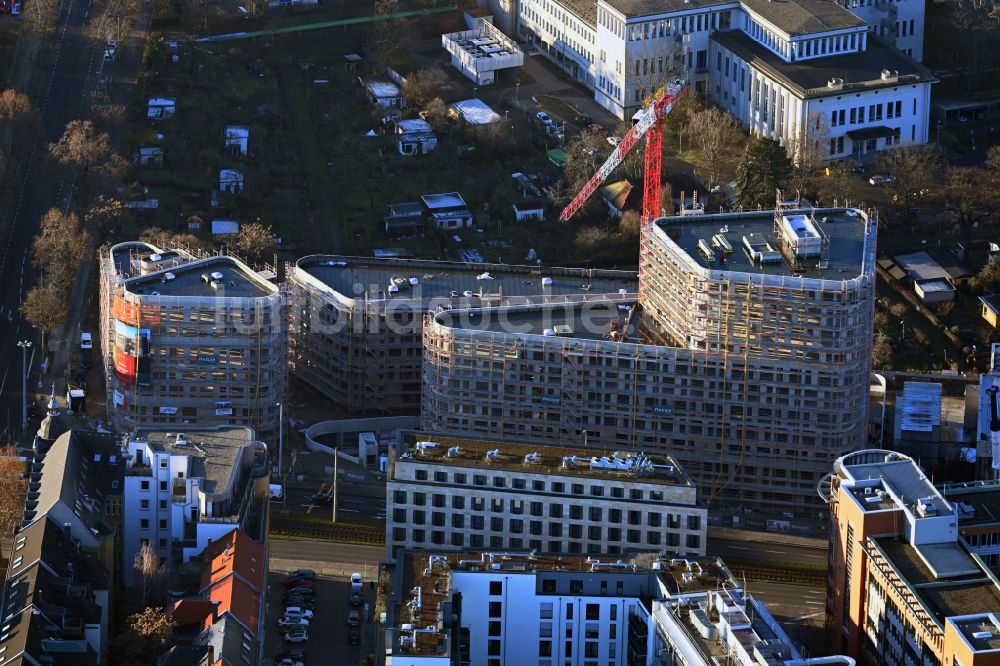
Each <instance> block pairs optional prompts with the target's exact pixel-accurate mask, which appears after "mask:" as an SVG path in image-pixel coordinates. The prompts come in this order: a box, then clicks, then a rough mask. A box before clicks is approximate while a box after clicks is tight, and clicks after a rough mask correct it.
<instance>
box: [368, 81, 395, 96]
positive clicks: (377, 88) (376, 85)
mask: <svg viewBox="0 0 1000 666" xmlns="http://www.w3.org/2000/svg"><path fill="white" fill-rule="evenodd" d="M364 84H365V87H366V88H368V90H370V91H371V93H372V94H373V95H375V97H378V98H381V97H398V96H399V86H397V85H396V84H395V83H393V82H392V81H386V80H384V79H366V80H365V82H364Z"/></svg>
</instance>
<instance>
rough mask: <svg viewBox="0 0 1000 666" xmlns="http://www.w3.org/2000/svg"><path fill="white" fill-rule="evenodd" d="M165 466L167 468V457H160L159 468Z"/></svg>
mask: <svg viewBox="0 0 1000 666" xmlns="http://www.w3.org/2000/svg"><path fill="white" fill-rule="evenodd" d="M166 468H167V459H166V458H160V469H166Z"/></svg>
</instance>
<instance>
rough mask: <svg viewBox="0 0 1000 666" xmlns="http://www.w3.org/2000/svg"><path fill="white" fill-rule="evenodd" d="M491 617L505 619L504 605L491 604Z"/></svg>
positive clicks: (497, 602) (495, 602) (493, 602)
mask: <svg viewBox="0 0 1000 666" xmlns="http://www.w3.org/2000/svg"><path fill="white" fill-rule="evenodd" d="M489 611H490V617H503V604H502V603H500V602H499V601H491V602H490V607H489Z"/></svg>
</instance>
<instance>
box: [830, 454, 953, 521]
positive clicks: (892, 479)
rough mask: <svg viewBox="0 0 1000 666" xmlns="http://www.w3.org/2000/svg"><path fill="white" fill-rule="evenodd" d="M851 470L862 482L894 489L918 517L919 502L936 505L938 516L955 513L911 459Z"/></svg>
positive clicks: (877, 463)
mask: <svg viewBox="0 0 1000 666" xmlns="http://www.w3.org/2000/svg"><path fill="white" fill-rule="evenodd" d="M848 469H849V471H850V472H851V474H852V475H853V476H854V478H855V479H858V480H859V481H863V480H866V479H880V480H881V483H882V485H884V486H886V487H887V489H891V490H892V491H893V492H894V493H895V494H896V496H897V497H901V498H903V501H904V502H905V504H906V507H907V508H908V509H909V510H910V512H911V513H915V506H916V503H917V501H918V500H919V501H923V502H925V503H928V504H930V505H932V506H933V507H934V510H935V512H936V513H935V515H938V516H943V515H946V514H949V513H953V512H954V510H953V509H952V507H951V506H950V505H949V504H948V503H947V502H946V501H945V500H944V498H943V497H941V495H940V493H939V492H938V490H937V488H935V487H934V484H932V483H931V482H930V479H928V478H927V476H926V475H925V474H924V472H923V470H921V469H920V467H919V466H918V465H917V464H916V463H915V462H914V461H913V460H911V459H909V458H905V459H902V460H893V461H891V462H873V463H866V464H861V465H849V466H848Z"/></svg>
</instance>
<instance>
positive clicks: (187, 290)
mask: <svg viewBox="0 0 1000 666" xmlns="http://www.w3.org/2000/svg"><path fill="white" fill-rule="evenodd" d="M125 288H126V290H127V291H129V292H132V293H134V294H141V295H144V296H186V297H192V296H193V297H202V298H204V297H210V298H262V297H264V296H269V295H271V294H274V293H277V291H278V288H277V287H276V286H275V285H274V284H272V283H270V282H268V281H267V280H264V279H263V278H261V277H260V276H259V275H257V273H255V272H254V271H253V270H251V269H250V268H249V267H248V266H246V264H244V263H242V262H240V261H237V260H236V259H233V258H231V257H208V258H206V259H199V260H196V261H193V262H191V263H188V264H184V265H182V266H176V267H173V268H171V269H170V270H165V271H160V272H156V273H150V274H148V275H143V276H141V277H135V278H132V279H130V280H128V281H127V282H126V283H125Z"/></svg>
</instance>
